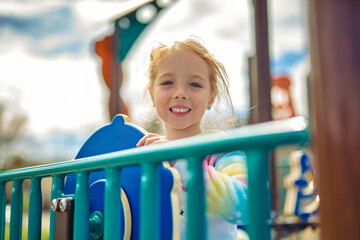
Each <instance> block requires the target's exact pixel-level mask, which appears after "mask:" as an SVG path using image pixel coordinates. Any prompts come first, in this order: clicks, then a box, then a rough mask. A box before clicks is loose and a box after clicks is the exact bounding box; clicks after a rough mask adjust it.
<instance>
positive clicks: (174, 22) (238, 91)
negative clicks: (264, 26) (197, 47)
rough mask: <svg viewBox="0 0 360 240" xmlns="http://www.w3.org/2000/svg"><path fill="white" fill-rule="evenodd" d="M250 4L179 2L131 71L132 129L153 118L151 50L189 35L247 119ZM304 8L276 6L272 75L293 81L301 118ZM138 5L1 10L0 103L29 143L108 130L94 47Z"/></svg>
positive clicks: (298, 2) (141, 44)
mask: <svg viewBox="0 0 360 240" xmlns="http://www.w3.org/2000/svg"><path fill="white" fill-rule="evenodd" d="M169 1H170V2H171V0H169ZM251 2H252V1H250V0H178V1H176V2H174V3H172V6H171V7H169V8H167V9H166V10H164V11H163V12H162V13H161V15H160V16H159V17H158V19H157V20H156V22H155V23H154V24H152V25H151V26H150V27H148V28H147V29H146V30H145V32H143V34H142V35H141V38H140V39H139V40H138V41H137V42H136V43H135V45H134V47H133V49H132V50H131V53H130V54H129V56H128V57H127V58H126V60H125V61H124V63H123V71H124V79H125V80H124V84H123V87H122V92H121V95H122V97H123V99H124V101H125V102H126V104H127V105H128V107H129V108H130V115H131V119H132V121H133V122H135V123H137V124H139V125H142V124H143V122H142V121H143V119H146V116H147V115H148V114H149V112H151V111H152V110H151V106H150V105H151V104H150V102H149V98H148V97H147V95H146V93H145V89H146V84H147V65H148V60H149V59H148V56H149V53H150V51H151V49H152V48H153V47H154V46H156V45H157V44H158V43H159V42H162V43H170V42H172V41H174V40H179V39H185V38H187V37H189V36H197V37H199V38H200V39H201V41H202V42H203V43H204V45H205V46H206V47H207V48H208V50H209V51H210V52H211V53H213V55H214V56H215V57H216V58H217V59H218V60H219V61H220V62H222V63H223V64H224V65H225V68H226V69H227V72H228V75H229V79H230V93H231V97H232V100H233V103H234V106H235V110H236V111H237V112H238V113H239V114H243V113H246V112H247V111H248V109H249V93H248V70H247V58H248V57H249V56H252V55H253V54H254V52H255V49H254V38H255V37H254V32H253V27H254V26H253V7H252V3H251ZM304 2H305V1H302V0H293V1H287V0H273V1H269V6H268V9H269V40H270V42H269V44H270V46H269V47H270V56H271V71H272V74H273V75H280V74H287V75H288V76H290V78H291V79H292V80H293V95H294V98H295V107H296V110H297V112H298V114H299V115H305V116H306V115H307V107H306V104H304V103H306V77H307V74H308V73H309V60H308V41H307V22H306V6H305V3H304ZM138 3H139V1H137V0H136V1H135V0H129V1H126V0H124V1H111V0H108V1H95V0H89V1H84V0H73V1H71V0H68V1H65V0H64V1H60V0H59V1H36V0H28V1H17V0H5V1H1V2H0V66H1V67H0V100H6V101H10V102H12V103H13V104H14V106H15V108H12V109H16V111H19V112H21V113H24V114H26V115H27V116H28V122H27V125H26V132H25V134H27V135H28V136H32V137H35V138H39V139H40V138H43V139H46V138H48V137H49V135H51V134H53V133H54V132H56V133H64V134H65V133H74V134H77V133H78V134H79V135H81V134H82V136H85V135H86V134H89V132H91V131H94V129H97V128H99V127H100V126H102V125H104V124H106V123H108V121H109V119H108V113H107V98H108V89H107V87H106V86H105V84H104V81H103V79H102V76H101V74H100V73H101V72H100V63H101V61H100V59H99V58H98V57H97V56H96V55H95V53H94V49H93V44H94V41H95V40H97V39H101V38H103V37H104V36H106V35H107V34H109V33H111V32H112V30H113V29H112V25H111V19H112V18H113V17H114V16H117V15H119V14H121V13H122V12H124V10H126V9H129V8H132V7H133V6H134V5H136V4H138ZM134 96H136V97H134ZM83 139H84V137H80V138H79V140H78V142H77V144H80V142H81V141H83ZM57 144H59V143H57ZM77 144H75V148H76V147H78V145H77ZM72 151H75V150H72ZM64 156H65V157H67V156H69V155H64Z"/></svg>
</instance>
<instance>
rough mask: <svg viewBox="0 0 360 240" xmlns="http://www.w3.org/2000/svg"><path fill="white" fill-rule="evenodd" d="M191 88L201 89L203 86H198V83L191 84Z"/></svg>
mask: <svg viewBox="0 0 360 240" xmlns="http://www.w3.org/2000/svg"><path fill="white" fill-rule="evenodd" d="M190 86H191V87H196V88H200V87H201V85H200V84H198V83H195V82H194V83H190Z"/></svg>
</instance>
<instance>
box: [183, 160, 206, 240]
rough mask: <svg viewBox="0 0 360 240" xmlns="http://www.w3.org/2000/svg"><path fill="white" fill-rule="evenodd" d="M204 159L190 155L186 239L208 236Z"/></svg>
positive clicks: (193, 239) (192, 239)
mask: <svg viewBox="0 0 360 240" xmlns="http://www.w3.org/2000/svg"><path fill="white" fill-rule="evenodd" d="M203 159H204V158H201V157H188V158H187V160H188V162H187V163H188V177H189V178H188V182H187V184H186V190H187V202H186V211H187V215H188V217H187V222H186V239H190V240H196V239H198V240H201V239H207V238H206V220H205V186H204V174H203Z"/></svg>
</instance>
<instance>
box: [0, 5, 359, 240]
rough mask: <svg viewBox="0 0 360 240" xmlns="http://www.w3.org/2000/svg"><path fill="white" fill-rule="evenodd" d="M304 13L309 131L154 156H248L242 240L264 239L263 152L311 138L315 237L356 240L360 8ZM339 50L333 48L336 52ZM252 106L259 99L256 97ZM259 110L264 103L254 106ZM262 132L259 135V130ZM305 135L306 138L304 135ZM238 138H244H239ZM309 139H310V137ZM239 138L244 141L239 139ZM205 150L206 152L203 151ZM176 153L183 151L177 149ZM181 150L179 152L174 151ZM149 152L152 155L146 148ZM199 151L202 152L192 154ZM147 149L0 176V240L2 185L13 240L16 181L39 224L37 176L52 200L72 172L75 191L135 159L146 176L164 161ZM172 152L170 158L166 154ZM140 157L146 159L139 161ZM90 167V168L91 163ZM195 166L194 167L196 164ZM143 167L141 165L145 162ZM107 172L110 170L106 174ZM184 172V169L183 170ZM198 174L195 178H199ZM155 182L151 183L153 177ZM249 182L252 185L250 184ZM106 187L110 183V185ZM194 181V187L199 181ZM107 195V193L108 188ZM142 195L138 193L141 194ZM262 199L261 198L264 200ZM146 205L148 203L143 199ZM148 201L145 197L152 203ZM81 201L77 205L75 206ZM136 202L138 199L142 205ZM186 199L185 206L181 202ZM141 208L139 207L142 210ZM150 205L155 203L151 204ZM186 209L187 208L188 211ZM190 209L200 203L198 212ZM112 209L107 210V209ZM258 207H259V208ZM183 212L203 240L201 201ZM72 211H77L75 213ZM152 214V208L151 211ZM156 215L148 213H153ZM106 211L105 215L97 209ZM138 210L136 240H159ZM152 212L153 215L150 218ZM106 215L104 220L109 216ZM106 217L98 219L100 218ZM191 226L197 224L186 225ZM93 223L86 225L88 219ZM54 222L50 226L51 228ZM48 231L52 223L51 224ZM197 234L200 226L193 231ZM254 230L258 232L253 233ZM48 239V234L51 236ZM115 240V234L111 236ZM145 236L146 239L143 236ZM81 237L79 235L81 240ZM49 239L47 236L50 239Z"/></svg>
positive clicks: (81, 193)
mask: <svg viewBox="0 0 360 240" xmlns="http://www.w3.org/2000/svg"><path fill="white" fill-rule="evenodd" d="M308 7H309V27H310V50H311V57H312V59H311V74H310V86H309V87H310V91H311V96H310V103H311V104H310V106H311V116H310V121H309V123H310V127H309V126H308V128H302V130H300V131H294V129H293V128H288V127H289V126H288V125H287V124H286V123H289V122H291V119H288V120H284V121H281V122H269V123H264V125H263V124H260V125H255V124H254V125H253V126H246V127H244V128H242V129H238V130H234V132H232V133H231V134H230V137H229V139H227V138H216V139H210V140H209V139H196V141H195V140H194V141H191V140H189V141H184V142H181V143H180V144H179V145H176V146H175V145H173V146H171V147H170V148H167V149H165V148H164V149H162V148H160V147H159V148H156V149H157V150H159V152H158V153H157V154H164V155H167V157H170V158H172V157H174V158H176V157H178V155H176V154H177V153H179V154H180V153H181V152H182V151H188V150H189V149H191V150H193V149H194V148H197V147H199V149H212V150H214V152H215V151H230V150H234V149H238V148H239V147H240V148H241V149H244V150H247V151H249V154H248V158H249V163H250V164H249V180H251V179H253V180H254V181H253V182H251V181H249V191H250V202H251V203H250V219H251V224H250V225H249V234H250V237H251V239H269V238H270V226H269V225H268V220H269V218H270V209H271V207H270V201H271V198H270V196H269V195H270V194H269V192H270V191H269V189H268V187H267V182H268V180H269V178H268V176H267V174H262V173H259V172H258V170H259V169H261V171H264V172H265V173H266V172H267V170H269V168H271V166H269V165H268V162H267V161H264V159H268V154H269V152H270V151H271V150H273V149H274V147H275V146H277V145H278V144H292V143H297V144H299V143H301V144H305V143H307V142H308V138H309V139H311V148H312V149H313V150H314V156H315V162H316V169H317V173H318V178H319V185H318V187H319V193H320V198H321V199H322V202H321V210H320V220H321V221H320V223H321V234H322V239H330V240H331V239H359V238H360V229H358V227H357V225H358V223H359V222H360V220H359V216H360V212H359V207H358V202H359V200H360V194H359V193H358V191H356V187H357V185H358V183H359V177H358V176H359V169H360V167H359V161H358V159H357V158H358V156H359V148H358V146H359V144H360V137H359V136H360V135H359V133H360V129H359V124H358V123H359V121H360V112H359V111H360V110H359V109H360V108H359V106H358V104H359V102H360V99H359V98H360V93H359V92H360V90H359V89H360V86H359V81H358V79H359V78H360V73H359V70H358V67H357V64H358V62H360V59H359V56H360V55H359V54H357V53H359V52H360V47H359V44H357V43H358V42H359V41H360V33H359V32H358V31H356V29H354V28H353V27H352V23H356V22H359V20H360V4H358V3H354V2H353V1H351V0H343V1H336V0H330V1H327V2H326V3H322V2H321V1H308ZM254 10H255V18H256V42H257V44H256V49H257V53H256V54H257V56H256V60H257V61H256V64H255V66H256V67H255V70H256V73H257V80H256V81H257V83H258V84H257V86H259V87H258V88H256V89H254V91H255V92H257V93H258V94H257V95H256V94H254V96H258V97H259V98H261V99H260V100H261V101H258V102H259V103H261V104H259V105H258V106H259V107H258V108H257V109H256V111H257V112H258V113H256V114H258V115H257V118H255V119H257V120H255V121H253V123H256V122H267V121H271V114H270V113H271V107H270V101H269V99H270V88H269V86H270V80H269V79H270V73H269V68H268V49H267V44H268V43H267V28H266V27H264V26H267V21H266V19H267V17H266V16H267V15H266V11H267V9H266V4H264V2H263V1H257V0H254ZM339 46H341V47H339ZM258 100H259V99H258ZM262 104H264V105H262ZM277 124H281V125H282V126H281V129H282V130H280V131H278V132H273V131H275V128H274V127H275V125H277ZM264 127H265V129H264ZM310 130H311V132H309V131H310ZM244 133H246V134H244ZM310 133H311V134H310ZM243 134H244V135H243ZM259 143H263V144H264V146H266V148H265V150H264V151H262V150H263V149H261V148H260V152H258V151H254V146H255V145H256V146H259ZM205 146H206V147H205ZM182 147H184V148H182ZM180 149H182V150H180ZM154 150H155V149H154ZM200 151H202V150H200ZM200 153H201V154H200V155H203V154H209V153H211V152H200ZM157 154H155V153H152V151H150V150H146V149H145V150H140V151H137V154H135V153H134V151H132V150H125V151H122V152H116V153H112V154H109V155H106V156H105V155H103V156H97V157H90V158H88V159H87V160H84V161H77V162H75V161H74V162H71V163H69V162H64V163H57V164H52V165H46V166H40V167H34V168H28V169H22V170H13V171H8V172H3V173H1V174H0V182H1V183H0V194H1V195H0V197H1V198H0V208H1V209H0V230H1V231H0V232H1V234H2V235H0V239H4V225H5V220H4V219H5V210H4V209H5V204H6V202H4V201H5V200H4V199H6V198H5V196H4V194H5V191H4V188H5V185H6V183H7V182H9V181H13V183H14V184H13V196H12V203H11V206H12V207H11V208H12V210H11V222H10V239H19V236H20V235H21V233H20V229H21V213H20V209H21V206H22V201H21V199H22V181H23V179H27V178H32V188H33V190H32V195H31V199H30V201H31V204H35V205H34V206H35V207H31V208H30V209H31V210H30V212H29V214H30V216H31V219H39V218H38V217H32V216H39V215H38V214H39V211H40V210H39V208H40V207H39V205H40V204H39V198H41V197H39V196H41V193H40V192H39V182H40V181H41V178H42V177H43V176H53V179H54V181H53V191H54V194H55V195H54V196H57V194H58V193H59V190H60V192H61V189H62V182H63V174H65V173H74V172H75V173H76V174H77V176H78V179H79V181H81V182H83V183H82V185H83V186H88V179H87V173H88V172H89V171H93V170H99V169H105V168H106V169H107V170H108V171H107V172H108V173H109V175H113V177H114V178H119V174H120V173H119V171H118V168H119V167H124V166H125V165H126V164H131V165H132V164H134V163H135V160H133V159H135V158H139V157H140V156H142V157H144V159H143V161H144V162H142V163H144V166H145V168H148V170H149V172H150V173H151V171H153V169H154V167H153V166H152V164H150V162H151V163H155V162H160V161H165V160H168V159H162V158H158V159H155V157H154V158H152V157H150V156H153V155H157ZM173 154H175V155H173ZM145 157H146V159H145ZM189 158H190V159H197V157H195V158H193V157H189ZM95 161H96V166H93V164H94V163H95ZM189 162H194V166H192V167H191V168H193V169H196V168H198V162H199V160H194V161H193V160H190V161H189ZM196 162H197V164H196ZM146 163H149V164H146ZM114 169H115V170H114ZM189 170H191V169H189ZM194 171H195V172H196V171H197V172H198V173H197V174H195V175H194V178H199V177H201V173H200V172H201V171H199V170H194ZM199 174H200V175H199ZM154 179H156V177H155V178H154ZM255 180H256V181H255ZM110 182H111V181H110ZM114 182H115V186H111V187H110V186H109V190H107V191H106V193H105V196H107V194H108V196H110V197H108V198H109V199H113V198H115V199H117V200H119V196H120V192H119V191H120V190H119V189H120V186H119V185H117V184H119V183H117V182H116V181H114ZM200 182H201V181H200ZM193 187H194V189H196V188H202V187H203V186H193ZM79 188H80V189H79V190H78V193H75V200H76V198H80V199H83V200H84V202H85V203H86V202H87V196H88V192H87V190H86V188H85V189H84V188H82V187H79ZM110 189H111V190H110ZM141 191H144V192H146V191H147V190H146V188H144V189H143V190H141ZM111 194H114V195H111ZM264 196H266V197H265V198H264ZM194 198H196V199H203V198H204V196H203V195H200V196H197V195H194ZM148 199H152V198H151V196H149V198H148ZM152 200H153V199H152ZM80 201H82V200H80ZM143 201H144V200H143ZM189 201H192V200H189ZM146 202H147V203H144V204H145V205H144V206H143V207H144V208H145V209H150V208H149V206H148V205H147V204H150V203H148V202H151V201H146ZM155 202H156V201H155ZM193 204H194V205H193ZM195 204H200V207H199V208H198V207H197V206H195ZM111 206H112V205H111ZM259 206H260V207H259ZM189 207H194V212H195V213H194V216H193V217H189V223H188V224H189V228H188V229H189V239H204V238H205V236H204V232H203V231H202V230H200V231H199V230H198V229H194V228H195V226H196V227H198V226H204V225H205V223H204V218H203V217H202V216H203V210H204V208H203V202H202V203H201V202H200V203H196V202H191V203H189ZM76 209H77V210H76ZM87 209H88V205H87V204H84V205H81V207H80V208H77V207H76V208H75V213H74V214H75V215H74V220H75V221H74V224H75V225H74V229H75V230H76V231H75V232H74V239H82V238H84V239H87V235H88V233H89V232H90V230H91V228H92V226H93V225H89V224H88V222H89V217H90V216H89V214H90V213H89V212H88V210H87ZM152 209H153V208H152ZM154 209H156V208H154ZM105 212H106V210H105ZM114 212H115V213H119V212H120V209H118V208H116V211H114ZM140 212H141V219H143V220H141V221H145V222H146V223H147V224H143V225H142V227H143V228H144V229H141V231H140V232H141V234H143V235H141V238H142V239H149V238H151V237H149V236H153V235H152V234H154V238H155V239H156V237H157V236H159V235H158V234H159V232H158V231H160V230H155V231H154V230H153V229H157V228H156V227H154V224H156V223H154V222H153V221H151V219H152V218H153V216H148V215H147V213H146V211H140ZM155 214H156V212H155ZM109 215H111V214H109ZM113 215H116V216H112V217H114V221H112V220H110V221H109V222H112V223H113V222H115V224H112V225H110V226H107V225H105V229H104V236H105V239H114V238H113V237H119V236H120V233H119V231H118V230H117V226H119V222H120V221H121V220H119V219H117V220H115V219H116V218H117V216H120V214H119V215H117V214H113ZM108 217H109V218H110V219H111V217H110V216H106V213H105V219H107V218H108ZM194 221H195V222H196V223H197V224H198V225H196V224H193V222H194ZM91 222H93V221H91ZM29 224H31V225H30V226H29V230H31V231H30V232H29V239H38V236H39V225H41V224H39V222H38V221H30V223H29ZM51 224H54V220H52V223H51ZM51 226H53V228H54V225H51ZM199 229H203V228H201V227H200V228H199ZM259 229H260V230H259ZM51 234H53V233H51ZM113 234H115V235H113ZM147 234H150V235H147ZM84 236H85V237H84ZM52 239H53V238H52Z"/></svg>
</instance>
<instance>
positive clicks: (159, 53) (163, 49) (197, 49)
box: [148, 38, 235, 120]
mask: <svg viewBox="0 0 360 240" xmlns="http://www.w3.org/2000/svg"><path fill="white" fill-rule="evenodd" d="M181 48H185V49H188V50H190V51H191V52H193V53H195V54H196V55H198V56H199V57H201V58H202V59H203V60H204V61H205V62H206V64H207V65H208V67H209V72H210V85H211V90H212V91H215V93H216V94H215V96H216V97H218V95H219V93H221V92H223V93H225V95H226V99H225V100H226V102H227V103H228V104H229V105H230V108H231V112H232V117H233V120H234V117H235V114H234V107H233V104H232V101H231V97H230V92H229V78H228V75H227V73H226V70H225V67H224V65H223V64H222V63H220V62H219V61H217V60H216V59H215V57H214V56H213V55H212V54H210V53H209V51H208V50H207V49H206V48H205V47H204V46H203V45H202V44H201V43H199V42H198V41H196V40H194V39H191V38H188V39H186V40H184V41H175V42H174V43H173V44H172V45H170V46H167V45H165V44H160V45H159V46H158V47H156V48H154V49H153V50H152V51H151V53H150V65H149V83H148V88H150V89H151V88H152V86H153V84H154V81H155V79H156V76H157V68H158V66H159V64H160V62H161V61H162V60H163V59H164V58H165V57H166V56H168V55H169V54H170V53H171V52H172V51H174V50H178V49H181Z"/></svg>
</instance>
